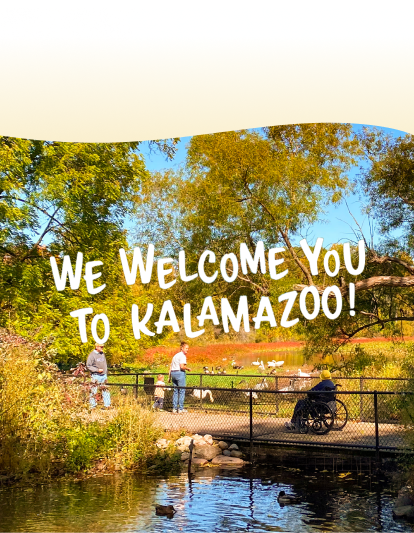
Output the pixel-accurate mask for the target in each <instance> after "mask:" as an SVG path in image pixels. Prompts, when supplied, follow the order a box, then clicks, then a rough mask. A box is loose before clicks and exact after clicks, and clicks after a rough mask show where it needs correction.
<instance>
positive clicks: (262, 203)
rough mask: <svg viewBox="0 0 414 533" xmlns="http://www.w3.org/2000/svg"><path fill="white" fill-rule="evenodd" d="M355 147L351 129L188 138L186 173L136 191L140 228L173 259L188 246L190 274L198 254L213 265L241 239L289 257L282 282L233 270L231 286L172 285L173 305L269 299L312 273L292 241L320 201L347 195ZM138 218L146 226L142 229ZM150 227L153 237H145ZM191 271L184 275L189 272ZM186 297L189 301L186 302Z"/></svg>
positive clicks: (308, 127) (296, 128) (283, 129)
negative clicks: (207, 253) (176, 301)
mask: <svg viewBox="0 0 414 533" xmlns="http://www.w3.org/2000/svg"><path fill="white" fill-rule="evenodd" d="M360 153H361V145H360V142H359V141H358V139H357V138H356V137H355V135H354V132H353V130H352V127H351V126H350V125H349V124H303V125H291V126H275V127H269V128H264V129H262V130H260V131H246V130H243V131H232V132H224V133H216V134H211V135H201V136H196V137H193V138H192V139H191V141H190V143H189V146H188V154H187V159H186V165H185V168H184V169H183V170H182V171H181V172H176V173H173V172H171V171H167V172H165V173H158V174H156V175H154V176H153V179H152V181H151V186H150V187H147V188H145V186H144V189H143V191H142V198H141V200H142V214H143V217H142V219H140V224H139V228H140V230H141V231H142V230H144V229H147V230H148V231H149V235H150V237H149V238H150V239H152V240H153V242H159V241H160V240H162V241H163V242H164V243H165V250H168V252H169V253H172V254H175V255H177V252H178V250H179V249H181V248H183V249H185V250H186V253H187V258H188V262H189V264H190V270H191V269H194V268H196V261H197V258H198V257H199V255H200V253H201V252H202V251H204V250H206V249H209V250H212V251H214V252H215V254H216V256H217V257H218V259H219V258H220V257H221V256H223V255H224V254H226V253H229V252H235V253H236V254H237V253H238V249H239V245H240V243H246V244H247V245H248V247H249V248H250V250H251V252H252V253H253V252H254V248H255V245H256V243H257V242H258V241H263V242H264V243H265V246H266V247H268V248H270V247H272V246H275V245H281V246H283V247H285V249H286V250H287V251H288V256H287V261H288V263H289V276H286V277H285V278H283V280H280V281H279V282H278V283H277V284H275V283H272V280H271V279H270V278H269V276H267V275H266V274H264V275H263V274H261V273H260V272H259V273H257V274H249V275H243V274H242V273H239V275H238V278H237V280H236V281H235V282H234V283H232V284H231V286H229V284H227V283H225V282H223V281H220V280H218V281H216V282H215V283H213V284H212V285H211V286H206V285H205V284H202V283H201V282H200V280H199V279H197V280H194V281H193V282H191V283H189V284H187V285H186V286H183V284H178V283H177V284H176V286H175V288H176V290H177V291H180V293H179V295H180V299H184V297H183V296H182V294H183V293H184V294H185V297H186V298H187V299H190V300H191V301H194V302H199V301H200V299H201V298H203V297H204V296H206V295H208V294H213V295H214V296H216V297H218V296H221V295H224V296H227V297H229V298H232V299H233V300H234V301H236V300H237V298H238V296H239V295H241V294H247V295H249V294H250V295H251V296H253V297H254V298H256V299H259V298H260V296H263V295H269V296H275V295H276V294H277V293H278V294H281V293H283V292H286V291H287V290H291V288H292V285H293V284H294V283H298V282H300V281H301V280H303V281H304V282H306V283H312V276H311V274H310V272H309V268H308V266H307V265H306V262H304V261H303V256H302V255H301V254H300V251H298V250H297V248H296V247H295V246H294V245H293V244H292V242H294V241H292V239H293V238H295V237H297V236H298V235H300V233H301V231H304V230H305V229H306V227H308V226H309V225H311V224H312V223H313V222H315V221H316V220H317V219H318V218H319V217H320V216H321V214H322V213H323V211H324V208H325V206H326V205H328V204H331V203H336V202H339V201H340V200H341V199H342V198H343V196H344V195H345V194H346V193H347V191H348V190H349V189H350V183H349V181H348V178H347V172H348V171H349V169H350V168H351V167H352V166H353V165H355V163H356V161H357V157H358V156H359V154H360ZM145 220H146V221H147V222H146V223H145ZM151 221H156V222H155V224H156V232H151V227H150V226H151V225H150V222H151ZM191 271H192V270H191ZM187 301H188V300H187Z"/></svg>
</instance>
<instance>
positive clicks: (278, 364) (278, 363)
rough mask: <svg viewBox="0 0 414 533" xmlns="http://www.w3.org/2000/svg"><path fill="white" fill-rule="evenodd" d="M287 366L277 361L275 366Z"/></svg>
mask: <svg viewBox="0 0 414 533" xmlns="http://www.w3.org/2000/svg"><path fill="white" fill-rule="evenodd" d="M284 364H285V362H284V361H277V363H276V364H275V366H277V367H279V366H283V365H284Z"/></svg>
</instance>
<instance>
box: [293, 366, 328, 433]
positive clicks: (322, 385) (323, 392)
mask: <svg viewBox="0 0 414 533" xmlns="http://www.w3.org/2000/svg"><path fill="white" fill-rule="evenodd" d="M320 377H321V381H320V382H319V383H318V384H317V385H315V386H314V387H312V388H311V389H310V391H320V394H311V395H309V396H308V397H307V398H306V399H303V400H298V402H297V403H296V405H295V409H294V411H293V416H292V420H291V421H290V422H285V427H286V428H287V429H289V430H290V431H299V426H300V420H299V415H300V413H301V412H303V410H304V409H306V408H307V407H308V406H309V405H310V402H312V401H318V402H324V403H327V404H328V405H329V407H330V408H331V409H332V411H333V412H335V411H336V405H335V397H334V395H333V394H332V392H329V391H334V390H335V388H336V387H335V385H334V383H333V382H332V381H331V373H330V372H329V370H322V372H321V376H320Z"/></svg>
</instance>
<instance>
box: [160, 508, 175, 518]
mask: <svg viewBox="0 0 414 533" xmlns="http://www.w3.org/2000/svg"><path fill="white" fill-rule="evenodd" d="M176 512H177V511H176V510H175V509H174V507H173V506H172V505H156V506H155V514H156V515H158V516H169V517H171V518H172V517H173V516H174V513H176Z"/></svg>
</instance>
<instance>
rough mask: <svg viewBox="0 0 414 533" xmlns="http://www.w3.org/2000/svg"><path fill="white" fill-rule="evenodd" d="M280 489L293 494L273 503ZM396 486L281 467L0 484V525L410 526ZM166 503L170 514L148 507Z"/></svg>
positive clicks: (133, 528)
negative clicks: (398, 512) (401, 513)
mask: <svg viewBox="0 0 414 533" xmlns="http://www.w3.org/2000/svg"><path fill="white" fill-rule="evenodd" d="M281 490H285V492H286V493H288V492H289V493H293V494H296V495H297V496H299V498H300V502H299V503H298V504H296V505H284V506H283V505H279V503H278V502H277V495H278V493H279V492H280V491H281ZM395 497H396V492H395V490H391V488H390V487H389V486H387V485H384V484H381V483H379V482H376V481H375V480H374V478H371V477H370V476H369V475H368V474H363V473H361V472H360V473H359V475H358V474H357V473H352V474H349V475H348V476H345V477H340V474H338V473H333V472H321V471H311V472H309V471H300V470H296V469H294V468H293V469H292V468H287V467H280V466H279V467H275V466H269V467H256V468H254V467H250V468H249V467H247V468H246V469H244V470H243V471H240V470H237V471H236V470H223V469H221V470H220V469H213V468H209V469H203V470H199V471H198V472H197V473H196V474H195V477H194V479H193V481H192V482H191V483H189V482H188V478H187V475H186V474H184V473H183V474H180V475H178V476H171V477H169V478H168V479H165V478H163V477H159V476H150V477H148V476H147V477H144V476H137V475H125V474H119V475H113V476H109V475H108V476H102V477H95V478H90V479H87V480H83V481H77V482H74V481H68V482H59V483H52V484H49V485H43V486H37V487H32V488H27V487H26V488H11V489H10V488H6V487H0V531H9V532H15V531H32V532H38V531H42V532H43V531H46V532H49V531H54V532H55V531H56V532H75V531H88V532H98V531H103V532H109V531H119V532H140V531H151V532H152V531H156V532H159V531H162V532H166V533H167V532H174V533H176V532H178V531H186V532H193V531H194V532H212V531H215V532H221V531H225V532H231V531H257V532H261V531H263V532H267V531H289V532H296V531H297V532H301V531H307V532H318V531H338V532H339V531H352V532H358V531H387V532H394V531H395V532H411V531H413V530H414V529H413V526H411V525H410V524H408V523H406V522H404V521H395V520H394V519H393V518H392V507H393V501H394V499H395ZM155 504H163V505H167V504H172V505H174V507H175V509H176V510H177V513H176V514H175V515H174V517H173V518H172V519H169V518H167V517H162V516H156V515H155Z"/></svg>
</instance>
